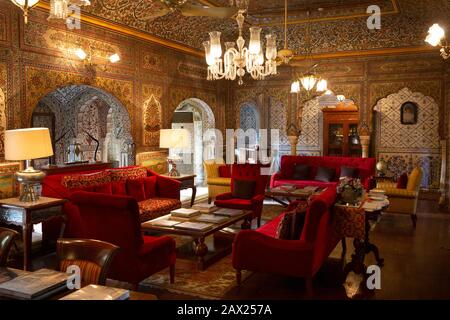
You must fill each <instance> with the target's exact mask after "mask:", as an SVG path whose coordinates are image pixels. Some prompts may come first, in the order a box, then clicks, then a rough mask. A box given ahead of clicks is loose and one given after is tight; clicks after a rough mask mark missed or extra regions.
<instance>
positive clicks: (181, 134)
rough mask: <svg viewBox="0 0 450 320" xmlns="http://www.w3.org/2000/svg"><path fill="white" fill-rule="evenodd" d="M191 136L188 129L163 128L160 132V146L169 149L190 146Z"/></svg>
mask: <svg viewBox="0 0 450 320" xmlns="http://www.w3.org/2000/svg"><path fill="white" fill-rule="evenodd" d="M189 136H190V134H189V131H188V130H186V129H162V130H160V132H159V147H160V148H167V149H170V148H176V149H184V148H189V147H190V141H189Z"/></svg>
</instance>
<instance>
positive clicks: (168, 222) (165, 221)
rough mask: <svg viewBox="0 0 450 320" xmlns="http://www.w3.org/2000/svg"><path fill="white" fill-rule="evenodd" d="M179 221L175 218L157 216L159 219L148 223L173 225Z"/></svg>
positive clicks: (164, 225) (162, 225)
mask: <svg viewBox="0 0 450 320" xmlns="http://www.w3.org/2000/svg"><path fill="white" fill-rule="evenodd" d="M180 222H181V221H177V220H171V219H167V218H163V219H162V218H159V219H154V220H151V221H150V224H151V225H152V226H157V227H173V226H174V225H177V224H179V223H180Z"/></svg>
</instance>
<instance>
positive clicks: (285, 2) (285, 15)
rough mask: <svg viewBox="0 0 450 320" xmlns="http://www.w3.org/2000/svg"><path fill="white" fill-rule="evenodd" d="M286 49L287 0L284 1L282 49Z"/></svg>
mask: <svg viewBox="0 0 450 320" xmlns="http://www.w3.org/2000/svg"><path fill="white" fill-rule="evenodd" d="M287 47H288V45H287V0H284V48H285V49H287Z"/></svg>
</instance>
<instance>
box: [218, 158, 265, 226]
mask: <svg viewBox="0 0 450 320" xmlns="http://www.w3.org/2000/svg"><path fill="white" fill-rule="evenodd" d="M263 167H265V166H264V165H261V164H233V166H232V169H231V192H227V193H222V194H220V195H218V196H216V201H215V202H214V204H215V205H216V206H217V207H219V208H229V209H239V210H251V211H252V212H253V215H252V219H254V218H257V219H258V220H257V221H258V227H259V226H260V225H261V212H262V207H263V202H264V197H265V190H266V185H267V183H268V181H269V176H265V175H261V168H263ZM235 180H250V181H255V182H256V186H255V190H254V194H253V197H252V198H251V199H239V198H233V190H234V181H235Z"/></svg>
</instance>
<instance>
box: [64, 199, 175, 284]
mask: <svg viewBox="0 0 450 320" xmlns="http://www.w3.org/2000/svg"><path fill="white" fill-rule="evenodd" d="M92 197H95V201H92ZM71 202H72V203H73V204H74V205H75V206H77V207H78V210H79V214H80V217H81V234H80V237H83V238H87V239H96V240H101V241H106V242H109V243H112V244H114V245H116V246H118V247H120V251H119V252H118V253H117V255H116V257H115V258H114V261H113V262H112V264H111V267H110V269H109V272H108V278H111V279H116V280H119V281H125V282H129V283H132V284H133V286H134V288H137V286H138V284H139V282H141V281H142V280H144V279H145V278H147V277H149V276H150V275H152V274H154V273H156V272H159V271H161V270H163V269H165V268H167V267H169V268H170V281H171V283H173V281H174V276H175V259H176V251H175V250H176V249H175V241H174V240H173V239H172V238H171V237H167V236H162V237H151V236H143V235H142V234H141V224H140V221H139V207H138V204H137V202H136V200H135V199H133V198H132V197H129V196H119V195H108V194H98V193H92V192H83V191H81V192H74V193H73V194H72V195H71Z"/></svg>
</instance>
